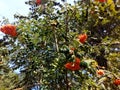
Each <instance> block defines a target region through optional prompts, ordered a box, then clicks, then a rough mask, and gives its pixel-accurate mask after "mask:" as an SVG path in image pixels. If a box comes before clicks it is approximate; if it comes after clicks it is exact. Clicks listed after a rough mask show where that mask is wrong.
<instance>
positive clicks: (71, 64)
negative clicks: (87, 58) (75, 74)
mask: <svg viewBox="0 0 120 90" xmlns="http://www.w3.org/2000/svg"><path fill="white" fill-rule="evenodd" d="M65 68H67V69H69V70H71V71H76V70H79V69H80V59H79V58H75V62H68V63H66V64H65Z"/></svg>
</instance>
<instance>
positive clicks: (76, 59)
mask: <svg viewBox="0 0 120 90" xmlns="http://www.w3.org/2000/svg"><path fill="white" fill-rule="evenodd" d="M75 63H76V64H78V65H80V59H79V58H78V57H76V58H75Z"/></svg>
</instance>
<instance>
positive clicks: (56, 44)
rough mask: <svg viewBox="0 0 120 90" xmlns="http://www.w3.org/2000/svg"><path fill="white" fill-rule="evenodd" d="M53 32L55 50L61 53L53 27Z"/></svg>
mask: <svg viewBox="0 0 120 90" xmlns="http://www.w3.org/2000/svg"><path fill="white" fill-rule="evenodd" d="M53 31H54V39H55V49H56V51H57V52H59V47H58V39H57V36H56V30H55V26H53Z"/></svg>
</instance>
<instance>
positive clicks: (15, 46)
mask: <svg viewBox="0 0 120 90" xmlns="http://www.w3.org/2000/svg"><path fill="white" fill-rule="evenodd" d="M33 9H34V10H32V11H31V12H30V14H29V15H28V17H24V16H19V15H15V17H16V18H18V21H17V22H15V25H16V26H17V33H18V36H17V37H10V36H7V37H8V38H6V40H7V41H8V46H9V47H10V49H9V54H8V55H7V56H8V59H7V60H8V62H9V63H10V64H11V65H12V69H13V70H16V69H20V75H22V77H21V78H20V82H19V85H18V87H24V89H26V90H29V89H30V88H32V87H34V86H39V88H40V89H45V90H46V89H47V90H69V89H71V90H94V89H95V90H96V89H97V90H102V89H103V90H109V89H111V90H117V89H120V87H119V85H114V83H113V82H114V80H115V79H119V78H120V74H119V73H118V72H119V68H120V67H119V66H118V63H119V62H120V61H119V60H120V57H119V50H120V48H119V46H118V45H119V44H120V43H119V41H120V38H118V37H119V36H120V34H119V32H120V29H119V28H120V16H119V15H120V13H119V11H117V10H116V7H115V4H114V2H113V1H112V0H107V2H99V1H92V0H86V1H76V2H74V4H73V5H71V4H69V3H65V2H61V3H58V2H55V1H48V2H47V3H46V4H45V6H44V8H43V6H42V5H40V6H37V7H33ZM81 34H82V35H84V34H85V35H87V36H85V39H84V41H83V42H84V43H83V42H81V40H80V37H79V35H81ZM116 42H117V44H116ZM114 46H115V47H114ZM73 48H74V49H73ZM115 48H117V50H118V52H116V50H115ZM4 57H5V56H4ZM75 58H79V59H80V63H79V64H80V65H79V66H80V68H79V69H78V68H77V70H75V69H73V70H69V69H67V68H65V64H67V63H70V65H71V66H70V67H72V68H73V66H72V65H74V64H76V63H75V62H76V61H75ZM113 60H114V61H113ZM113 62H114V63H113ZM77 65H78V64H77ZM99 69H102V72H103V74H97V71H98V70H99Z"/></svg>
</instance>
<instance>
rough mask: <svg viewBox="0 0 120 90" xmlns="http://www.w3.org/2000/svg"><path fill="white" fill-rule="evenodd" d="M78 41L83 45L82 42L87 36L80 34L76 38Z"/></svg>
mask: <svg viewBox="0 0 120 90" xmlns="http://www.w3.org/2000/svg"><path fill="white" fill-rule="evenodd" d="M78 39H79V41H80V42H81V43H84V42H85V41H86V39H87V35H86V34H80V35H79V36H78Z"/></svg>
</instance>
